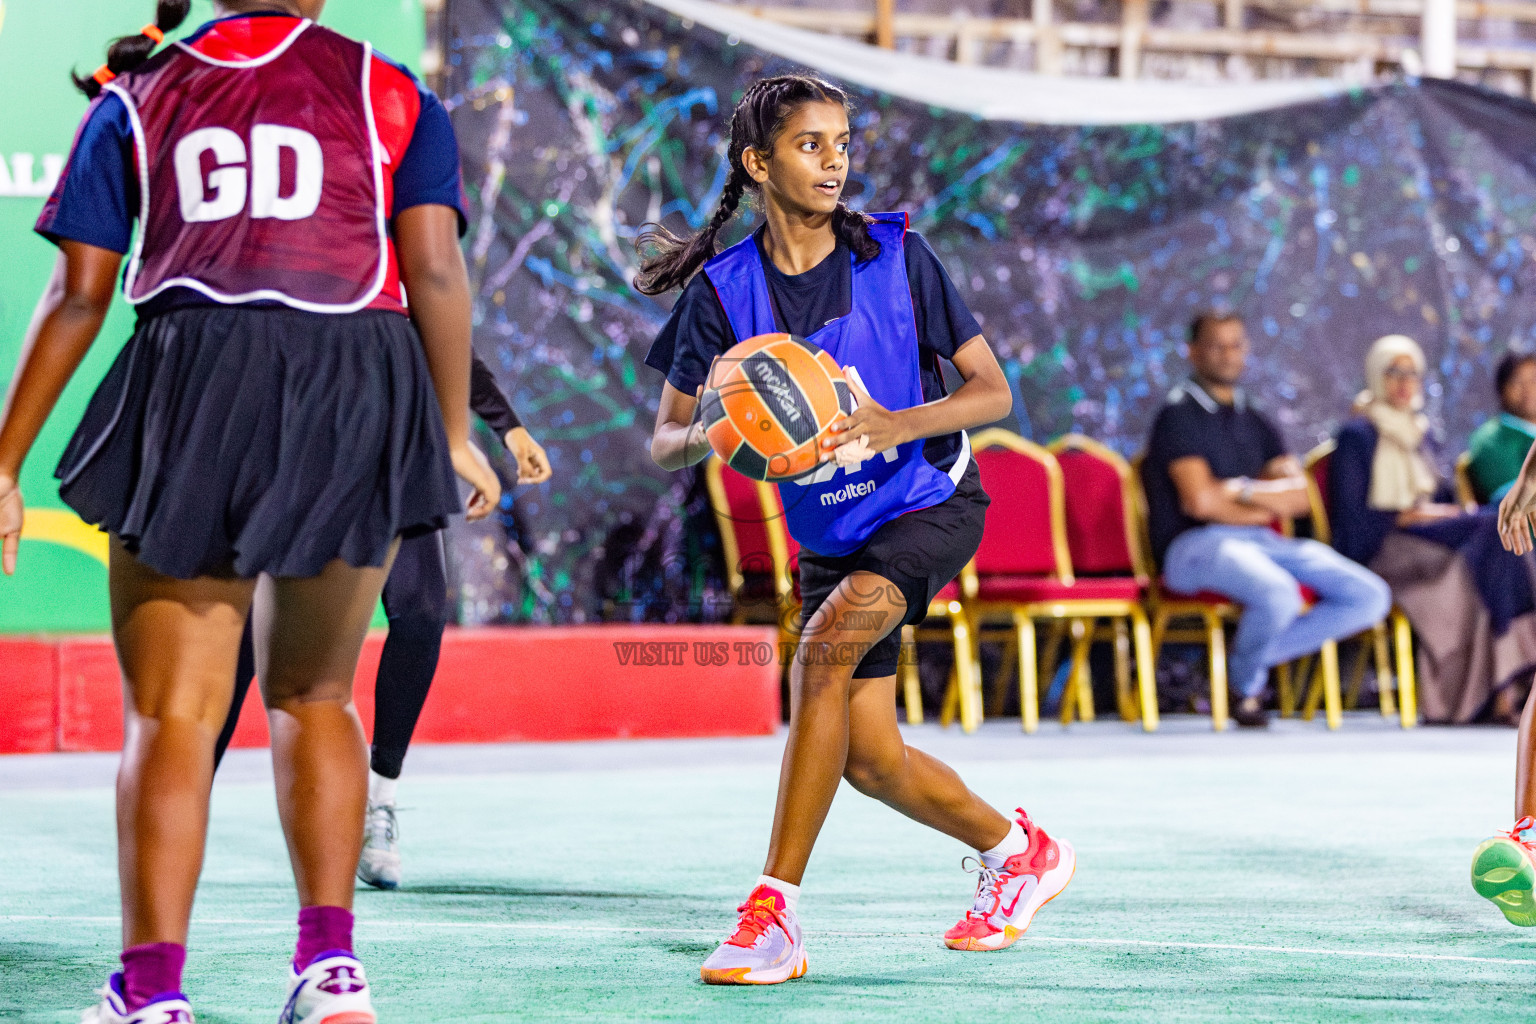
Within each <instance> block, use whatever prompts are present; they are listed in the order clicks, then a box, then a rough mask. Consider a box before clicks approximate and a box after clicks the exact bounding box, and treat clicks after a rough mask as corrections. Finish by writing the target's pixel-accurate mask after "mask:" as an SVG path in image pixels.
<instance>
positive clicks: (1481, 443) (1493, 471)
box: [1467, 420, 1531, 504]
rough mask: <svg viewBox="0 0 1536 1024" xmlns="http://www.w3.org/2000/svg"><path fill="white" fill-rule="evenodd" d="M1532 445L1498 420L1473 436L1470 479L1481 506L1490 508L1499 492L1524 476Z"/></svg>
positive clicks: (1528, 439)
mask: <svg viewBox="0 0 1536 1024" xmlns="http://www.w3.org/2000/svg"><path fill="white" fill-rule="evenodd" d="M1530 445H1531V439H1530V438H1528V437H1526V436H1525V435H1524V434H1522V433H1521V432H1520V431H1518V430H1511V429H1510V428H1508V427H1506V426H1504V425H1503V424H1501V423H1500V422H1499V421H1498V420H1489V421H1488V422H1487V423H1484V424H1483V425H1482V426H1480V427H1478V428H1477V429H1476V430H1474V431H1473V432H1472V437H1471V438H1470V439H1469V440H1468V442H1467V451H1468V453H1469V454H1470V456H1471V462H1470V464H1469V465H1468V466H1467V476H1468V477H1469V478H1470V479H1471V482H1472V492H1473V494H1475V495H1476V496H1477V500H1478V501H1479V502H1482V503H1483V504H1487V503H1488V501H1490V500H1491V498H1492V496H1493V495H1494V493H1495V492H1497V491H1498V490H1499V489H1500V488H1502V487H1504V486H1506V485H1507V484H1509V482H1510V481H1512V480H1514V479H1515V477H1517V476H1519V475H1520V467H1521V465H1522V464H1524V462H1525V453H1526V451H1527V450H1528V449H1529V448H1530Z"/></svg>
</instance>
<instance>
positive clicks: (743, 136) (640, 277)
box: [635, 75, 880, 295]
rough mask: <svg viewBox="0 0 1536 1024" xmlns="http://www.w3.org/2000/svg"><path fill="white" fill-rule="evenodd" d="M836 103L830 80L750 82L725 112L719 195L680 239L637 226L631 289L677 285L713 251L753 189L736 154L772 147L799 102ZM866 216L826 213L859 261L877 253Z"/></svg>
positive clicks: (842, 98)
mask: <svg viewBox="0 0 1536 1024" xmlns="http://www.w3.org/2000/svg"><path fill="white" fill-rule="evenodd" d="M814 102H822V103H836V104H838V105H839V106H841V107H842V108H843V109H844V110H847V109H848V108H849V103H848V94H847V93H845V92H843V90H841V89H839V88H838V87H837V86H835V85H832V84H831V83H830V82H824V81H822V80H821V79H819V78H809V77H806V76H804V75H778V76H775V77H773V78H762V79H759V80H758V81H756V82H753V83H752V84H751V85H750V86H748V87H747V91H746V92H745V93H743V94H742V97H741V100H740V102H738V103H737V104H736V109H735V110H734V111H733V112H732V114H731V139H730V144H729V146H728V147H727V149H726V154H725V158H726V161H727V162H728V163H729V164H730V168H731V170H730V175H729V177H727V178H726V181H725V188H724V189H723V190H721V193H720V203H719V205H718V206H716V207H715V212H714V215H713V216H711V217H710V219H709V223H707V224H706V225H705V226H704V227H703V228H701V229H700V230H699V231H697V232H695V233H694V234H693V235H691V236H689V237H687V238H680V237H678V236H677V235H674V234H673V233H672V232H671V231H668V230H667V229H666V228H665V227H663V226H662V225H660V224H643V225H641V230H640V235H639V237H638V238H637V239H636V240H635V248H636V250H637V251H638V252H639V253H640V256H641V263H640V273H639V274H637V275H635V290H636V291H639V292H641V293H643V294H645V295H660V294H663V293H664V292H668V291H671V290H672V289H673V288H681V287H682V286H684V285H686V284H687V283H688V281H689V279H690V278H692V277H693V275H694V274H696V273H697V272H698V270H699V268H700V267H702V266H703V265H704V264H705V263H706V262H708V260H709V259H710V258H711V257H712V256H714V255H715V253H716V252H717V251H718V247H717V244H716V241H717V238H718V236H719V234H720V231H721V229H722V228H724V227H725V225H726V224H727V223H728V222H729V221H730V219H731V218H732V217H734V216H735V215H736V210H737V208H738V207H739V206H740V204H741V200H742V197H743V196H744V195H745V194H746V193H747V192H755V191H757V183H756V182H755V181H753V180H752V178H751V177H750V176H749V175H748V174H747V170H746V167H745V165H744V164H743V163H742V159H741V158H742V155H743V154H744V153H746V151H747V150H748V149H755V150H757V151H758V152H759V153H761V154H763V155H764V156H768V155H769V154H770V153H772V151H773V142H774V140H775V139H776V138H778V136H779V133H780V132H781V131H783V130H784V125H785V124H786V123H787V122H788V121H789V118H790V116H791V115H793V114H794V112H795V111H796V110H797V109H798V108H799V107H800V106H801V105H802V104H805V103H814ZM869 223H870V222H869V218H868V217H865V216H864V215H863V214H862V213H858V212H855V211H853V210H850V209H849V208H848V205H847V204H846V203H844V202H841V201H839V202H838V204H837V208H836V209H835V210H834V211H833V213H832V231H833V233H834V234H836V235H837V237H838V238H840V239H842V241H843V242H844V243H845V244H846V245H847V246H848V247H849V248H850V249H852V250H853V252H854V253H855V255H857V256H858V258H859V260H860V261H861V262H866V261H868V260H872V259H874V258H875V257H876V256H878V255H880V243H879V242H877V241H875V239H874V237H873V236H872V235H870V233H869Z"/></svg>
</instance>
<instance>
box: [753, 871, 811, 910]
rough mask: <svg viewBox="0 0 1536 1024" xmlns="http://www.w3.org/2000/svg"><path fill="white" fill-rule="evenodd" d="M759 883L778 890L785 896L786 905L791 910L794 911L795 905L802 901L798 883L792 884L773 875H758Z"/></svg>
mask: <svg viewBox="0 0 1536 1024" xmlns="http://www.w3.org/2000/svg"><path fill="white" fill-rule="evenodd" d="M757 884H758V885H766V886H767V887H768V888H770V889H776V890H778V892H779V895H781V896H783V897H784V905H785V906H786V907H788V908H789V909H790V911H791V912H793V911H794V909H795V907H796V906H798V905H799V903H800V887H799V886H798V885H790V884H789V883H788V882H786V881H783V880H782V879H778V878H774V877H773V876H772V875H760V876H758V879H757ZM754 888H756V886H754Z"/></svg>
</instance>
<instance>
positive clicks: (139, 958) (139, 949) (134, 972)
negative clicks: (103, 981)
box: [122, 942, 187, 1013]
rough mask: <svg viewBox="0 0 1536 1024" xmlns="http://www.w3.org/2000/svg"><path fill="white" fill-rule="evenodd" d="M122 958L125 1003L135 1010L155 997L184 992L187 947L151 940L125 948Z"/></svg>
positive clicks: (146, 1004) (131, 1009)
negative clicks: (141, 944)
mask: <svg viewBox="0 0 1536 1024" xmlns="http://www.w3.org/2000/svg"><path fill="white" fill-rule="evenodd" d="M122 961H123V1002H124V1003H125V1004H126V1005H127V1007H128V1012H129V1013H132V1012H134V1011H135V1010H141V1009H143V1008H144V1007H146V1006H148V1005H149V1001H150V1000H151V999H153V998H155V996H159V995H164V994H165V993H167V992H180V991H181V969H182V967H184V966H186V963H187V947H186V946H178V945H177V944H176V943H174V942H151V943H148V944H147V945H143V946H134V947H132V948H130V949H125V950H123V955H122Z"/></svg>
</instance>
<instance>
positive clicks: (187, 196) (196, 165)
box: [175, 124, 325, 224]
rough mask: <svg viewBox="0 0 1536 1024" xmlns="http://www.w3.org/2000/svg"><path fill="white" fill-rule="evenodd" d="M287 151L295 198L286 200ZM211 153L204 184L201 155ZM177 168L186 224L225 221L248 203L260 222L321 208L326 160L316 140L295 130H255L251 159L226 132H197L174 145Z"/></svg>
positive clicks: (270, 126)
mask: <svg viewBox="0 0 1536 1024" xmlns="http://www.w3.org/2000/svg"><path fill="white" fill-rule="evenodd" d="M285 149H287V150H289V151H291V152H292V153H293V155H294V171H295V173H294V188H293V193H292V194H291V195H287V196H284V195H281V194H280V193H281V189H282V170H281V168H282V151H283V150H285ZM209 152H211V153H212V154H213V159H214V163H215V167H214V169H213V170H212V171H211V172H209V174H208V175H207V178H206V180H205V179H204V176H203V154H204V153H209ZM247 159H249V163H250V168H249V170H247V168H246V163H247ZM175 164H176V188H177V191H178V192H179V193H180V198H181V219H182V220H184V221H186V222H187V223H189V224H196V223H200V222H207V221H217V220H228V219H229V218H230V217H234V216H236V215H237V214H239V213H240V211H241V210H243V209H245V205H246V199H247V198H249V199H250V205H251V216H252V217H253V218H255V219H258V220H260V219H266V218H275V219H277V220H303V219H305V218H306V217H310V216H313V215H314V212H315V211H316V210H317V209H319V208H320V193H321V189H322V186H323V184H324V180H325V157H324V155H323V154H322V153H321V151H320V140H318V139H316V138H315V137H314V136H313V135H311V134H309V133H308V132H306V131H303V130H301V129H299V128H289V127H286V126H284V125H278V124H258V125H256V126H255V127H254V128H252V129H251V145H250V150H249V154H247V149H246V145H245V142H244V141H242V140H241V138H240V136H238V135H236V134H235V133H234V132H232V131H230V130H229V129H228V128H199V129H198V130H197V131H195V132H192V133H191V134H189V135H187V136H186V137H185V138H183V139H182V140H181V141H180V142H178V143H176V151H175Z"/></svg>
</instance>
